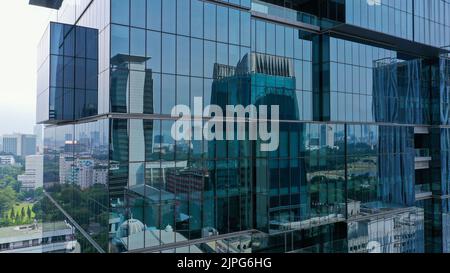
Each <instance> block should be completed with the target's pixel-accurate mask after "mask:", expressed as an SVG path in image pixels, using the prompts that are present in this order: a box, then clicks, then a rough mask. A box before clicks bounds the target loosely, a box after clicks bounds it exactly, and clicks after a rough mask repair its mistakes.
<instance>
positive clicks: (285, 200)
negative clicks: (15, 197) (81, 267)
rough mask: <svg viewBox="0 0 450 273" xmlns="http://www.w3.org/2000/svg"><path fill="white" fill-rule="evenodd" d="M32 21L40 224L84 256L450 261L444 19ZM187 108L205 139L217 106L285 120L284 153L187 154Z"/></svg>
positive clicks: (411, 13) (198, 9) (383, 10)
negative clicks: (273, 113) (38, 35)
mask: <svg viewBox="0 0 450 273" xmlns="http://www.w3.org/2000/svg"><path fill="white" fill-rule="evenodd" d="M30 4H32V5H40V6H43V7H46V8H49V9H53V10H54V18H55V20H53V21H52V22H49V27H48V29H47V31H46V32H45V33H44V35H43V38H42V41H41V43H40V45H39V60H38V63H39V65H38V69H37V73H38V85H37V104H38V105H37V106H38V111H37V120H38V123H40V124H44V125H45V141H44V146H45V155H44V157H45V161H44V188H45V196H46V197H45V198H44V199H43V200H42V201H41V202H40V207H41V210H42V217H43V221H44V222H56V221H61V220H66V221H67V223H69V224H70V225H71V226H73V231H74V236H75V237H76V239H77V241H78V242H80V247H81V251H82V252H163V253H173V252H177V253H211V252H213V253H263V252H302V253H306V252H309V253H310V252H315V253H319V252H325V253H338V252H344V253H417V252H418V253H422V252H448V251H449V250H450V237H449V234H450V233H449V231H450V217H449V204H450V200H449V199H448V196H449V185H450V175H449V170H450V164H449V162H450V160H449V150H450V149H449V146H450V145H449V143H448V136H449V129H450V127H449V126H450V125H449V101H448V100H449V97H450V96H449V90H450V88H449V86H450V80H449V79H450V65H449V64H450V61H449V60H450V59H449V50H448V47H447V46H449V45H450V3H448V2H447V1H444V0H436V1H426V0H404V1H387V0H371V1H369V0H320V1H317V0H306V1H294V0H292V1H286V0H283V1H276V0H271V1H260V0H59V1H56V0H55V1H34V0H32V1H30ZM175 105H185V106H188V107H189V108H190V109H191V111H192V114H193V117H192V123H191V125H192V128H189V129H190V130H189V131H191V132H193V133H194V134H195V133H196V132H197V133H198V130H199V127H200V128H201V127H203V126H205V125H208V124H209V122H210V121H211V119H212V118H213V117H212V115H208V112H207V111H203V110H204V109H210V108H208V106H211V105H217V106H220V107H221V108H222V109H225V108H226V106H228V105H230V106H238V105H239V106H243V107H244V109H250V108H249V107H251V106H255V107H256V108H257V109H258V108H259V107H260V106H264V105H267V106H268V109H269V112H270V109H271V108H272V107H274V106H278V107H279V109H280V113H279V117H278V121H279V134H278V136H279V145H278V148H277V149H275V150H273V151H265V150H264V149H262V146H263V145H264V144H266V139H263V138H260V137H259V136H258V137H256V138H254V139H250V138H247V139H245V138H244V139H240V138H238V137H237V135H235V133H234V132H233V131H231V132H230V131H229V130H227V128H228V129H229V128H230V127H227V126H226V124H223V127H222V128H220V126H219V125H217V126H216V127H214V132H215V133H218V132H223V136H224V140H221V139H213V140H210V139H209V138H208V137H205V136H203V134H202V132H201V131H202V129H200V134H199V135H201V136H203V137H200V138H198V137H197V138H191V139H181V140H180V138H178V137H175V136H174V134H173V133H172V128H173V126H174V124H175V122H176V121H177V118H178V117H174V116H172V115H171V114H172V110H173V108H174V106H175ZM196 106H197V107H198V106H200V108H202V109H200V110H198V109H197V110H196V109H195V107H196ZM253 114H254V113H252V112H251V111H247V113H246V115H245V116H244V117H243V118H242V119H240V120H239V122H237V123H236V124H235V127H238V126H240V125H243V126H244V128H245V129H244V132H245V133H246V135H250V134H251V124H253V122H255V121H261V120H263V118H262V117H261V116H259V115H256V116H254V115H253ZM269 117H270V116H269ZM189 127H191V126H189Z"/></svg>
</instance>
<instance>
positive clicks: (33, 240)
mask: <svg viewBox="0 0 450 273" xmlns="http://www.w3.org/2000/svg"><path fill="white" fill-rule="evenodd" d="M74 232H75V231H74V228H73V227H72V226H70V225H69V224H68V223H66V222H55V223H45V224H38V223H35V224H32V225H27V226H14V227H5V228H0V254H1V253H49V252H52V253H79V252H80V245H79V244H78V242H77V241H76V239H75V237H74Z"/></svg>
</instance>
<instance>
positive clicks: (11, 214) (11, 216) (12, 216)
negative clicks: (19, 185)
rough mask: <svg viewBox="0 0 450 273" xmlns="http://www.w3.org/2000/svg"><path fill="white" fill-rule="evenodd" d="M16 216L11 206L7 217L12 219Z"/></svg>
mask: <svg viewBox="0 0 450 273" xmlns="http://www.w3.org/2000/svg"><path fill="white" fill-rule="evenodd" d="M15 218H16V212H15V211H14V207H12V208H11V212H10V213H9V219H11V220H14V219H15Z"/></svg>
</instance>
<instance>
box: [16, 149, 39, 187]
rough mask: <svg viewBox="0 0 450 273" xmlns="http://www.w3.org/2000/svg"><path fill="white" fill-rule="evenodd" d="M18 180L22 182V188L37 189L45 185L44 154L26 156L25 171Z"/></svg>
mask: <svg viewBox="0 0 450 273" xmlns="http://www.w3.org/2000/svg"><path fill="white" fill-rule="evenodd" d="M17 180H19V182H21V183H22V190H25V191H26V190H35V189H37V188H41V187H43V185H44V156H43V155H30V156H27V157H26V158H25V173H24V174H22V175H19V176H18V177H17Z"/></svg>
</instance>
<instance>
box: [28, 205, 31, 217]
mask: <svg viewBox="0 0 450 273" xmlns="http://www.w3.org/2000/svg"><path fill="white" fill-rule="evenodd" d="M27 216H28V220H31V209H30V206H28V209H27Z"/></svg>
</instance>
